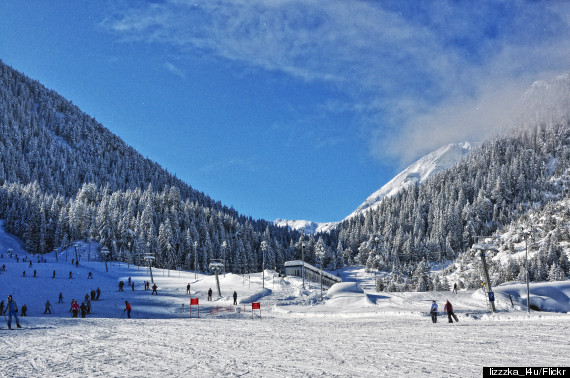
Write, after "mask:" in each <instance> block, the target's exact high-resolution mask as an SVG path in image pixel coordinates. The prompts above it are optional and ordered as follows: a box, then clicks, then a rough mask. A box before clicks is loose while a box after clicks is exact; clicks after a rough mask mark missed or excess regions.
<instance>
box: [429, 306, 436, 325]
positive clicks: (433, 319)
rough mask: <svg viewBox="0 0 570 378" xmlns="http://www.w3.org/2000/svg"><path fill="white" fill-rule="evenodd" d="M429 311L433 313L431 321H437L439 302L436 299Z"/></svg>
mask: <svg viewBox="0 0 570 378" xmlns="http://www.w3.org/2000/svg"><path fill="white" fill-rule="evenodd" d="M429 313H430V314H431V321H432V322H434V323H437V303H436V302H435V301H433V302H432V303H431V308H430V310H429Z"/></svg>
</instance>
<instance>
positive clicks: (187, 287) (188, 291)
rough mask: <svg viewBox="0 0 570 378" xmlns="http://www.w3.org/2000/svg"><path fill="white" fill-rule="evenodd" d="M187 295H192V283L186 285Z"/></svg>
mask: <svg viewBox="0 0 570 378" xmlns="http://www.w3.org/2000/svg"><path fill="white" fill-rule="evenodd" d="M186 294H190V283H188V285H186Z"/></svg>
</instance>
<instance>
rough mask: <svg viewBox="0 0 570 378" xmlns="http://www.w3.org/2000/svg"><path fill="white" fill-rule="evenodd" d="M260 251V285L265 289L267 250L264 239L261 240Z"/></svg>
mask: <svg viewBox="0 0 570 378" xmlns="http://www.w3.org/2000/svg"><path fill="white" fill-rule="evenodd" d="M261 251H262V253H263V258H262V262H261V264H262V265H261V272H262V274H261V282H262V284H263V285H262V287H263V288H264V289H265V252H266V251H267V242H266V241H265V240H264V241H262V242H261Z"/></svg>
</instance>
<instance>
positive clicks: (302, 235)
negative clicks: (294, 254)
mask: <svg viewBox="0 0 570 378" xmlns="http://www.w3.org/2000/svg"><path fill="white" fill-rule="evenodd" d="M301 261H302V263H303V266H302V267H301V275H302V276H303V290H305V229H304V228H303V232H302V234H301Z"/></svg>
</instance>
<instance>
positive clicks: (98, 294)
mask: <svg viewBox="0 0 570 378" xmlns="http://www.w3.org/2000/svg"><path fill="white" fill-rule="evenodd" d="M96 293H97V296H96V297H95V300H96V301H98V300H99V296H101V289H99V288H97V291H96Z"/></svg>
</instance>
